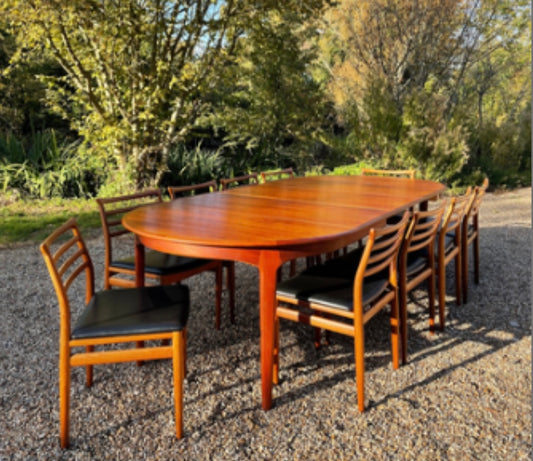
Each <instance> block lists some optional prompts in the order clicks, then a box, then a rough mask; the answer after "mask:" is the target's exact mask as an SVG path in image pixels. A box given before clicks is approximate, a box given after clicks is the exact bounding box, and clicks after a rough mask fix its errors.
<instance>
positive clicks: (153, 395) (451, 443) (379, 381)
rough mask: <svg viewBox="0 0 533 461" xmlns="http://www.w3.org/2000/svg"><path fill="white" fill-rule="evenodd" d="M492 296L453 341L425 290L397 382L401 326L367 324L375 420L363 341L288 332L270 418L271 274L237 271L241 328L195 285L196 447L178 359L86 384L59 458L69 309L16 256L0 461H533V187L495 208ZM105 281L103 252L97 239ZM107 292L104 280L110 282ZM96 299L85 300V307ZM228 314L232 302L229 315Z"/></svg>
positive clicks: (8, 299)
mask: <svg viewBox="0 0 533 461" xmlns="http://www.w3.org/2000/svg"><path fill="white" fill-rule="evenodd" d="M481 226H482V230H481V283H480V284H479V285H475V284H474V283H472V282H473V277H472V276H471V277H470V281H471V284H470V290H469V301H468V303H467V304H466V305H463V306H456V305H455V302H454V297H453V293H452V291H453V278H452V277H453V269H452V268H451V267H450V268H448V269H449V270H448V276H449V280H448V283H447V285H448V287H449V293H448V296H447V301H448V304H447V305H448V313H447V324H446V329H445V331H444V332H442V333H441V332H437V333H436V334H434V335H430V334H429V333H428V315H427V307H426V306H427V299H426V294H425V290H424V289H421V290H418V291H415V292H414V295H413V297H412V299H411V300H410V304H409V353H410V355H409V363H408V364H407V365H405V366H402V367H400V369H399V370H396V371H394V370H392V367H391V364H390V353H389V351H390V348H389V336H388V325H387V317H386V314H385V313H383V315H381V314H380V315H378V316H377V317H376V318H375V319H374V320H373V321H372V322H370V323H369V324H368V326H367V329H366V331H367V336H366V358H365V363H366V370H367V373H366V393H367V398H368V403H367V408H368V409H367V411H366V412H364V413H359V412H358V411H357V405H356V390H355V384H354V375H355V372H354V364H353V342H352V341H351V340H350V338H345V337H341V336H336V335H332V341H331V345H329V346H327V347H323V348H322V349H320V350H318V351H316V350H315V349H314V347H313V343H312V340H311V332H310V331H309V329H308V328H306V327H304V326H300V325H295V324H293V323H292V322H290V323H289V322H286V323H282V330H281V335H282V336H281V348H282V349H281V364H280V366H281V373H280V379H281V383H280V385H279V386H277V387H275V388H274V393H273V396H274V406H273V408H272V410H270V411H268V412H264V411H263V410H261V408H260V404H261V385H260V368H259V347H258V342H259V341H258V339H259V328H258V309H257V302H258V293H257V273H256V270H255V269H254V268H251V267H248V266H245V265H242V264H237V309H236V311H237V322H236V324H235V325H231V324H230V323H229V321H228V319H227V317H225V318H224V319H223V328H222V329H221V330H220V331H216V330H215V329H214V279H213V275H212V274H211V273H207V274H202V275H200V276H196V277H195V278H192V279H190V282H189V283H188V284H189V286H190V288H191V294H192V300H191V302H192V315H191V319H190V324H189V340H188V377H187V378H188V379H187V382H186V385H185V397H184V430H185V437H184V438H183V439H182V440H180V441H178V440H176V439H175V438H174V435H173V430H174V407H173V400H172V384H171V383H172V381H171V380H172V372H171V365H170V362H169V361H156V362H150V363H146V364H145V365H144V366H142V367H137V366H136V365H135V364H118V365H112V366H109V365H107V366H100V367H96V368H95V373H94V385H93V387H92V388H90V389H87V388H86V387H85V385H84V370H83V369H81V368H76V369H74V371H73V373H72V388H71V395H72V404H71V448H70V449H69V450H65V451H62V450H61V449H60V448H59V423H58V390H57V381H58V370H57V361H58V357H57V355H58V352H57V349H58V323H59V319H58V309H57V302H56V298H55V294H54V292H53V288H52V284H51V282H50V279H49V276H48V274H47V271H46V268H45V266H44V262H43V260H42V257H41V255H40V253H39V250H38V247H37V245H32V246H24V247H20V248H16V249H5V250H1V251H0V314H1V321H0V459H1V460H7V459H24V460H32V459H35V460H44V459H54V460H55V459H73V460H74V459H75V460H89V459H115V460H119V459H120V460H125V459H132V460H133V459H134V460H138V459H184V460H232V461H233V460H274V459H276V460H315V459H316V460H321V461H322V460H329V459H344V460H349V459H358V460H371V459H376V460H415V459H416V460H432V461H433V460H440V459H443V460H444V459H450V460H491V461H492V460H513V461H515V460H528V459H531V296H530V295H531V285H530V282H531V260H532V256H531V189H530V188H527V189H520V190H517V191H512V192H506V193H503V194H492V193H490V194H487V196H486V198H485V200H484V202H483V205H482V209H481ZM88 245H89V250H90V252H91V255H92V257H93V260H94V262H95V266H96V271H97V274H100V273H101V270H102V261H103V254H104V253H103V240H102V239H101V238H91V239H89V240H88ZM98 282H99V285H100V286H101V277H100V276H98ZM81 293H82V290H81V289H79V288H76V292H75V293H74V296H78V299H82V296H81ZM225 306H226V304H225Z"/></svg>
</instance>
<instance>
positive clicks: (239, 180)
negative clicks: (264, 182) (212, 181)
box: [218, 173, 259, 190]
mask: <svg viewBox="0 0 533 461" xmlns="http://www.w3.org/2000/svg"><path fill="white" fill-rule="evenodd" d="M218 182H219V183H220V188H221V190H226V189H230V188H232V187H237V186H243V185H247V184H259V178H258V175H257V173H250V174H245V175H242V176H235V177H233V178H222V179H220V180H219V181H218Z"/></svg>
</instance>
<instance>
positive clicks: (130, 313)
mask: <svg viewBox="0 0 533 461" xmlns="http://www.w3.org/2000/svg"><path fill="white" fill-rule="evenodd" d="M40 249H41V252H42V255H43V257H44V260H45V262H46V265H47V267H48V271H49V273H50V277H51V279H52V283H53V285H54V289H55V292H56V295H57V299H58V303H59V320H60V328H59V417H60V440H61V447H62V448H66V447H68V445H69V407H70V382H71V373H70V372H71V368H72V367H76V366H85V367H86V373H87V377H86V384H87V386H88V387H90V386H91V385H92V381H93V365H100V364H104V363H118V362H130V361H146V360H157V359H166V358H171V359H172V368H173V374H174V378H173V383H174V408H175V425H176V437H177V438H181V437H182V434H183V422H182V405H183V403H182V401H183V379H184V374H185V360H186V352H185V349H186V327H187V318H188V315H189V290H188V288H187V287H186V286H184V285H165V286H160V285H156V286H151V287H142V288H127V289H124V290H104V291H100V292H95V288H94V268H93V264H92V261H91V258H90V255H89V252H88V250H87V247H86V245H85V242H84V240H83V238H82V236H81V234H80V231H79V228H78V226H77V224H76V221H75V219H73V218H71V219H69V220H68V221H67V222H66V223H65V224H63V225H62V226H60V227H59V228H58V229H56V230H55V231H54V232H53V233H52V234H51V235H50V236H49V237H48V238H46V240H45V241H44V242H43V243H42V244H41V246H40ZM83 275H84V276H85V277H83ZM83 278H85V307H84V308H83V310H82V311H81V313H80V315H79V316H77V317H78V318H77V320H76V321H75V322H74V321H73V319H72V317H73V313H74V312H76V311H77V310H78V309H77V308H76V310H74V309H73V308H72V307H73V306H74V305H72V307H71V300H70V299H69V294H68V292H69V288H70V287H71V286H72V285H75V284H76V283H77V281H78V279H83ZM152 340H165V341H166V342H167V344H169V343H170V345H159V346H158V345H154V346H151V347H137V348H135V347H134V348H131V347H129V348H116V347H113V348H112V349H111V350H109V349H103V347H105V346H109V345H111V346H114V345H125V344H126V343H132V342H133V343H137V344H138V345H139V342H144V341H152ZM149 344H161V343H160V342H159V341H155V342H154V343H149ZM96 347H98V350H95V348H96ZM80 348H82V350H79V349H80Z"/></svg>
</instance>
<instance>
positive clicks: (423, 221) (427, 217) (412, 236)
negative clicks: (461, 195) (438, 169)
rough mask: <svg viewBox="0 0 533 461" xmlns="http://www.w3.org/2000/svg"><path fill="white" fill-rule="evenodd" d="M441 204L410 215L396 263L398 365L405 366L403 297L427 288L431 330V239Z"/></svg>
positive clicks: (437, 225)
mask: <svg viewBox="0 0 533 461" xmlns="http://www.w3.org/2000/svg"><path fill="white" fill-rule="evenodd" d="M444 205H445V204H444V202H442V203H441V204H440V206H438V207H436V208H433V209H431V210H429V211H416V212H414V213H413V216H412V218H411V221H410V223H409V226H408V228H407V231H406V233H405V238H404V241H403V243H402V246H401V248H400V255H399V259H398V273H399V296H400V303H399V304H400V325H401V332H402V334H401V338H402V363H404V364H405V363H407V334H408V332H407V294H408V293H409V292H410V291H411V290H413V289H414V288H416V287H417V286H419V285H420V284H421V283H422V282H424V281H427V284H428V304H429V328H430V331H433V330H434V327H435V289H436V287H435V279H436V275H435V238H436V235H437V231H438V230H439V226H440V223H441V221H442V216H443V214H444Z"/></svg>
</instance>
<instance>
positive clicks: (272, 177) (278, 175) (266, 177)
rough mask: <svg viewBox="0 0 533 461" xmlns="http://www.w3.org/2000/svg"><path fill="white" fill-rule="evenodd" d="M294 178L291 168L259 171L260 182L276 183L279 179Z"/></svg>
mask: <svg viewBox="0 0 533 461" xmlns="http://www.w3.org/2000/svg"><path fill="white" fill-rule="evenodd" d="M289 178H294V170H293V169H292V168H283V169H281V170H273V171H261V180H262V182H267V181H277V180H279V179H289Z"/></svg>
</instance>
